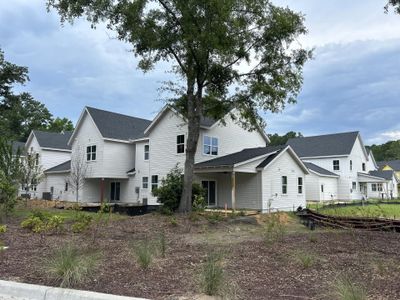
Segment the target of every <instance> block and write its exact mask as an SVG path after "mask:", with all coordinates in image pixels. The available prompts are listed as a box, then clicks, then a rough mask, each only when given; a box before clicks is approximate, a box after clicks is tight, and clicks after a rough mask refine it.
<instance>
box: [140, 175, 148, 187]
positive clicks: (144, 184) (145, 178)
mask: <svg viewBox="0 0 400 300" xmlns="http://www.w3.org/2000/svg"><path fill="white" fill-rule="evenodd" d="M148 187H149V177H147V176H145V177H142V188H144V189H147V188H148Z"/></svg>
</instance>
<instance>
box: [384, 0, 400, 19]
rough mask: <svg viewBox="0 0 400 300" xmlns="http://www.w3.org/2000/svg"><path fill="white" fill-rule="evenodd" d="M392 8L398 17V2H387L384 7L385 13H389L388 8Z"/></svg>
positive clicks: (393, 0) (392, 0)
mask: <svg viewBox="0 0 400 300" xmlns="http://www.w3.org/2000/svg"><path fill="white" fill-rule="evenodd" d="M390 6H393V9H394V12H395V13H397V14H399V15H400V0H387V4H386V5H385V12H386V13H388V12H389V7H390Z"/></svg>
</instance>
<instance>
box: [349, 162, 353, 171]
mask: <svg viewBox="0 0 400 300" xmlns="http://www.w3.org/2000/svg"><path fill="white" fill-rule="evenodd" d="M350 171H353V161H352V160H350Z"/></svg>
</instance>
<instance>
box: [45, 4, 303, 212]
mask: <svg viewBox="0 0 400 300" xmlns="http://www.w3.org/2000/svg"><path fill="white" fill-rule="evenodd" d="M47 5H48V9H50V8H55V9H56V10H57V11H58V13H59V14H60V16H61V21H62V22H64V21H70V22H73V20H74V19H75V18H79V17H82V16H83V17H86V19H87V20H88V21H89V22H91V24H92V26H93V27H95V26H96V25H97V24H98V23H100V22H105V23H106V24H107V27H108V28H109V29H110V30H113V31H114V32H115V33H116V35H117V38H118V39H120V40H122V41H125V42H127V43H129V44H131V46H132V51H133V53H134V54H135V55H136V56H138V57H140V61H139V63H138V67H139V68H140V69H142V70H143V71H144V72H147V71H150V70H152V69H153V68H154V67H155V65H156V64H157V63H158V62H160V61H166V62H168V63H169V64H170V65H171V69H170V71H171V72H172V73H174V74H175V75H176V78H175V79H174V80H171V81H169V82H166V83H165V85H164V86H163V88H164V89H165V90H166V91H168V92H170V93H169V94H170V95H171V94H172V95H173V96H171V97H170V98H169V99H167V100H168V102H169V103H170V104H171V105H173V106H174V107H175V108H176V109H177V110H178V111H179V112H180V113H182V114H183V115H184V116H185V117H186V119H187V123H188V136H187V137H186V149H185V152H186V161H185V170H184V174H185V175H184V188H183V194H182V201H181V206H180V210H181V211H188V210H190V209H191V207H192V205H191V187H192V181H193V166H194V156H195V152H196V148H197V143H198V139H199V132H200V120H201V118H202V117H203V116H208V117H213V118H216V119H220V118H221V117H222V116H224V115H226V114H227V113H229V112H233V111H235V112H236V113H237V114H233V113H230V116H231V117H232V118H233V119H235V120H236V121H237V122H238V123H240V124H241V125H242V126H243V127H244V128H246V129H249V130H254V129H256V128H259V127H262V126H264V122H263V120H262V118H261V117H260V116H259V115H258V113H257V112H258V110H269V111H272V112H276V111H280V110H282V109H283V108H284V107H285V105H286V104H287V103H294V102H295V101H296V96H297V94H298V93H299V91H300V88H301V85H302V81H303V80H302V69H303V65H304V64H305V62H306V61H307V60H308V59H309V58H310V57H311V51H309V50H306V49H303V48H302V47H301V45H300V43H299V42H298V37H299V36H301V35H303V34H306V33H307V30H306V28H305V26H304V17H303V15H301V14H300V13H296V12H294V11H292V10H290V9H289V8H282V7H279V6H275V5H273V4H272V3H271V2H270V1H268V0H225V1H220V0H131V1H127V0H47ZM233 108H235V109H236V110H233Z"/></svg>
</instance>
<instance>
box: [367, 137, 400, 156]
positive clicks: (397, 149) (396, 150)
mask: <svg viewBox="0 0 400 300" xmlns="http://www.w3.org/2000/svg"><path fill="white" fill-rule="evenodd" d="M369 148H370V149H371V150H372V153H373V154H374V157H375V160H376V161H383V160H397V159H400V140H397V141H389V142H386V143H384V144H381V145H375V144H374V145H372V146H369Z"/></svg>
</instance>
